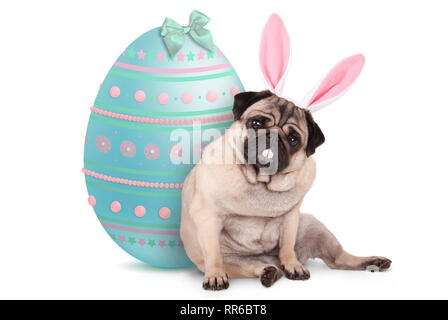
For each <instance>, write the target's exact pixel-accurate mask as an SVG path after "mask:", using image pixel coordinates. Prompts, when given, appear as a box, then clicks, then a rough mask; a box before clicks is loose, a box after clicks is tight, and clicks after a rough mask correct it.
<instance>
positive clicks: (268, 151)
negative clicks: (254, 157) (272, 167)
mask: <svg viewBox="0 0 448 320" xmlns="http://www.w3.org/2000/svg"><path fill="white" fill-rule="evenodd" d="M261 155H262V156H263V157H265V158H268V159H272V158H274V152H273V151H272V150H271V149H265V150H263V152H262V153H261Z"/></svg>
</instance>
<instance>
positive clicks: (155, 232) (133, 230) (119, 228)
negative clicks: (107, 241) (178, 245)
mask: <svg viewBox="0 0 448 320" xmlns="http://www.w3.org/2000/svg"><path fill="white" fill-rule="evenodd" d="M101 224H102V225H103V227H105V228H110V229H115V230H120V231H128V232H136V233H144V234H157V235H169V236H177V235H178V234H179V231H164V230H147V229H136V228H129V227H122V226H117V225H113V224H109V223H104V222H102V223H101Z"/></svg>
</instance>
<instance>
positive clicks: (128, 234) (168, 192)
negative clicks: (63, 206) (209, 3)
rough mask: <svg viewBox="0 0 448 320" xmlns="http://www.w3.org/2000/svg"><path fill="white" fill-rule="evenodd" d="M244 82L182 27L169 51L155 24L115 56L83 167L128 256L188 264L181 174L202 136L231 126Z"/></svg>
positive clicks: (97, 207) (92, 196)
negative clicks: (176, 46)
mask: <svg viewBox="0 0 448 320" xmlns="http://www.w3.org/2000/svg"><path fill="white" fill-rule="evenodd" d="M242 91H244V88H243V86H242V84H241V81H240V79H239V78H238V76H237V74H236V72H235V70H234V69H233V67H232V65H231V64H230V63H229V61H228V60H227V58H226V57H225V56H224V55H223V53H222V52H221V51H220V50H219V49H218V48H217V47H214V49H213V50H210V51H209V50H207V49H205V48H203V47H201V46H200V45H198V44H197V43H196V42H194V41H193V40H192V39H191V37H190V36H189V35H186V37H185V43H184V45H183V46H182V48H181V50H180V51H179V52H178V53H177V54H176V55H174V56H170V55H169V53H168V51H167V49H166V47H165V44H164V43H163V40H162V38H161V36H160V28H156V29H153V30H151V31H149V32H147V33H145V34H143V35H142V36H141V37H139V38H138V39H137V40H135V41H134V42H133V43H131V44H130V45H129V46H128V47H127V48H126V50H124V51H123V52H122V53H121V54H120V56H119V57H118V59H117V61H116V62H115V63H114V64H113V66H112V68H111V69H110V71H109V73H108V74H107V76H106V78H105V79H104V81H103V82H102V84H101V87H100V90H99V92H98V95H97V97H96V100H95V102H94V104H93V106H92V107H91V111H92V113H91V115H90V120H89V124H88V128H87V135H86V138H85V149H84V168H83V173H84V174H85V179H86V184H87V190H88V196H87V197H86V198H87V200H88V203H89V204H90V206H92V208H93V209H94V211H95V214H96V215H97V217H98V219H99V221H100V223H101V224H102V225H103V227H104V229H105V230H106V232H107V233H108V234H109V236H110V237H111V238H112V239H113V241H115V243H116V244H118V245H119V246H120V247H121V248H122V249H124V250H125V251H126V252H128V253H129V254H130V255H132V256H134V257H135V258H137V259H139V260H141V261H144V262H146V263H149V264H151V265H154V266H159V267H166V268H175V267H185V266H189V265H191V261H190V260H189V259H188V257H187V255H186V254H185V251H184V248H183V243H182V241H181V239H180V236H179V224H180V215H181V193H182V188H183V182H184V180H185V177H186V176H187V174H188V173H189V171H190V170H191V169H192V168H193V166H194V164H195V162H197V161H198V160H199V159H200V156H201V153H202V149H203V148H204V147H205V145H206V144H207V143H209V142H210V141H211V140H209V137H210V136H211V137H215V138H216V137H218V136H219V135H220V134H222V133H223V132H224V130H225V129H226V128H228V127H229V126H230V125H231V123H232V121H233V116H232V105H233V96H234V95H235V94H236V93H238V92H242ZM199 126H200V132H199V133H197V132H198V130H197V129H198V127H199ZM212 140H213V139H212Z"/></svg>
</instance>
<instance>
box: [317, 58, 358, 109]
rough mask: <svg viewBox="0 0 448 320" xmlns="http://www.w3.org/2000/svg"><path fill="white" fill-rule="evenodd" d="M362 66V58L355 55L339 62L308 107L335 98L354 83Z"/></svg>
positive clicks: (323, 81)
mask: <svg viewBox="0 0 448 320" xmlns="http://www.w3.org/2000/svg"><path fill="white" fill-rule="evenodd" d="M363 66H364V56H363V55H362V54H357V55H354V56H351V57H348V58H346V59H344V60H342V61H341V62H339V63H338V64H337V65H336V66H334V67H333V69H332V70H331V71H330V72H329V73H328V74H327V76H326V77H325V79H324V80H322V82H321V83H320V84H319V86H318V88H317V90H316V91H315V92H314V95H313V96H312V98H311V100H310V102H309V103H308V107H310V106H312V105H317V104H320V103H322V102H324V101H327V100H330V99H333V98H336V97H337V96H339V95H341V94H342V93H344V92H345V91H346V90H347V89H348V88H349V87H350V86H351V85H352V84H353V82H355V80H356V78H358V75H359V74H360V73H361V70H362V67H363Z"/></svg>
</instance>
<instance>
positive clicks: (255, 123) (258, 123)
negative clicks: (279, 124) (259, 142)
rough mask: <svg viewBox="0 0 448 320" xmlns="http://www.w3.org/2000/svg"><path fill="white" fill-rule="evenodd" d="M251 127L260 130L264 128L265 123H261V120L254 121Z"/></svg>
mask: <svg viewBox="0 0 448 320" xmlns="http://www.w3.org/2000/svg"><path fill="white" fill-rule="evenodd" d="M250 126H251V127H252V128H253V129H260V128H261V127H263V122H261V120H259V119H253V120H252V121H251V123H250Z"/></svg>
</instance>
